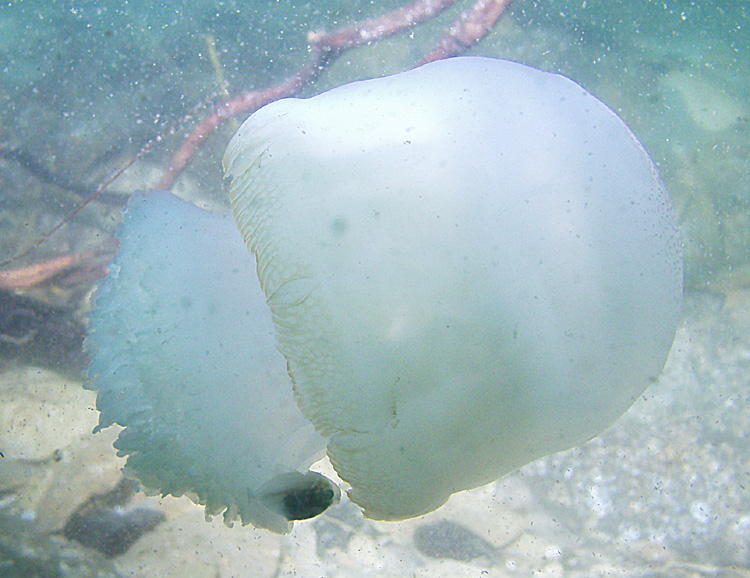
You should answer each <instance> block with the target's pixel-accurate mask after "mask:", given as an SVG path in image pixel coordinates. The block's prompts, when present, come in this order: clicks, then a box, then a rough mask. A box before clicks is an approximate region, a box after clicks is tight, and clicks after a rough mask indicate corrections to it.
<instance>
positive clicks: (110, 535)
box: [62, 478, 165, 558]
mask: <svg viewBox="0 0 750 578" xmlns="http://www.w3.org/2000/svg"><path fill="white" fill-rule="evenodd" d="M137 487H138V484H137V482H134V481H133V480H129V479H127V478H123V479H122V480H121V481H120V482H119V483H118V484H117V486H116V487H115V488H114V489H112V490H111V491H109V492H106V493H104V494H94V495H92V496H91V497H89V499H88V500H86V502H84V503H83V504H82V505H81V506H80V507H79V508H78V509H77V510H76V511H75V512H73V514H71V516H70V518H69V519H68V521H67V523H66V524H65V527H64V528H63V530H62V534H63V536H65V537H66V538H67V539H69V540H75V541H76V542H79V543H81V544H83V545H84V546H88V547H90V548H94V549H95V550H98V551H99V552H101V553H102V554H104V555H105V556H107V557H110V558H112V557H114V556H119V555H120V554H124V553H125V552H127V550H128V549H129V548H130V546H132V545H133V544H134V543H135V542H136V541H137V540H138V539H139V538H140V537H141V536H142V535H143V534H145V533H146V532H149V531H151V530H153V529H154V528H155V527H156V526H158V525H159V524H160V523H161V522H163V521H164V520H165V516H164V514H163V513H162V512H160V511H159V510H156V509H154V508H151V507H134V506H129V505H128V502H129V501H130V498H131V497H132V496H133V494H134V493H135V491H136V489H137Z"/></svg>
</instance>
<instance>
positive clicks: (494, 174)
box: [89, 57, 682, 532]
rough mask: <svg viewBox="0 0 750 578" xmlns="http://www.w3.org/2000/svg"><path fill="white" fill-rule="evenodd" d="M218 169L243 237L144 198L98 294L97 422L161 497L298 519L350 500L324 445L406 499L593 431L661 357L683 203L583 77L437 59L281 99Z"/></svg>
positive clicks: (189, 211)
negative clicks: (318, 464) (342, 497)
mask: <svg viewBox="0 0 750 578" xmlns="http://www.w3.org/2000/svg"><path fill="white" fill-rule="evenodd" d="M224 166H225V171H226V174H227V176H228V177H229V179H230V180H231V185H230V192H231V201H232V206H233V212H234V218H235V220H236V223H237V226H238V228H239V231H238V230H237V229H236V228H235V226H234V224H233V223H232V222H231V220H230V219H228V218H226V217H220V216H216V215H212V214H208V213H205V212H204V211H200V210H198V209H196V208H194V207H190V206H188V205H186V204H184V203H182V202H181V201H178V200H176V199H174V198H173V197H171V196H169V195H166V194H149V195H140V196H137V197H135V198H134V199H133V200H131V203H130V208H129V209H128V214H127V216H126V219H125V222H124V224H123V226H122V228H121V230H120V233H119V236H120V239H121V249H120V253H119V254H118V256H117V258H116V260H115V263H114V265H113V267H112V274H111V275H110V278H109V279H107V280H106V281H105V282H104V284H103V285H102V287H101V288H100V289H99V295H98V296H97V298H96V302H95V305H96V308H95V311H94V313H93V316H92V321H91V336H90V338H89V344H90V348H91V350H92V352H93V361H92V365H91V368H90V373H91V375H92V378H93V386H94V387H96V388H97V389H98V390H99V395H98V407H99V409H100V411H101V425H102V427H104V426H106V425H108V424H110V423H119V424H121V425H124V426H126V429H125V430H124V432H123V433H122V434H121V435H120V440H119V441H118V448H119V450H120V452H121V453H123V454H127V455H128V456H129V457H128V463H129V467H130V468H131V469H132V470H133V471H134V472H135V473H136V474H137V475H138V476H139V477H140V478H141V479H142V480H143V482H144V483H145V484H146V485H148V486H150V487H152V488H154V489H157V490H160V491H162V492H163V493H172V494H180V493H191V494H192V495H194V497H195V499H196V500H197V501H199V502H200V503H203V504H206V507H207V511H208V512H210V513H218V512H220V511H225V517H226V518H227V519H229V520H231V519H233V518H239V519H241V520H242V522H243V523H252V524H254V525H256V526H260V527H265V528H269V529H271V530H274V531H277V532H284V531H288V529H289V528H290V524H291V522H290V521H291V520H295V519H306V518H309V517H312V516H314V515H317V514H318V513H320V512H322V511H323V510H325V508H326V507H327V506H328V505H330V504H331V503H335V502H336V501H337V500H338V497H339V490H338V488H337V487H336V485H335V484H334V483H333V482H331V481H330V480H328V479H327V478H325V477H324V476H322V475H321V474H318V473H316V472H310V471H309V468H310V466H311V464H313V462H314V461H315V460H316V459H317V458H319V457H321V456H322V455H323V454H324V453H327V454H328V456H329V458H330V460H331V462H332V464H333V466H334V467H335V469H336V471H337V473H338V474H339V476H340V477H341V478H342V479H344V480H345V481H346V482H348V483H349V484H350V485H351V489H350V490H349V496H350V497H351V499H352V500H353V501H354V502H356V503H357V504H359V505H360V506H361V507H362V509H363V510H364V512H365V514H366V515H368V516H370V517H373V518H380V519H387V520H396V519H403V518H409V517H413V516H417V515H420V514H423V513H426V512H429V511H431V510H434V509H436V508H438V507H439V506H440V505H441V504H443V503H444V502H445V501H446V500H447V499H448V497H449V496H450V495H451V494H453V493H455V492H458V491H461V490H465V489H469V488H473V487H477V486H479V485H482V484H485V483H487V482H490V481H492V480H495V479H497V478H499V477H501V476H502V475H504V474H506V473H508V472H510V471H512V470H514V469H516V468H518V467H520V466H523V465H524V464H526V463H529V462H531V461H533V460H535V459H537V458H539V457H541V456H544V455H547V454H550V453H553V452H555V451H559V450H562V449H565V448H569V447H571V446H574V445H577V444H580V443H582V442H584V441H586V440H588V439H590V438H592V437H594V436H595V435H597V434H598V433H600V432H601V431H602V430H603V429H605V428H606V427H608V426H609V425H610V424H611V423H612V422H613V421H614V420H615V419H617V417H619V416H620V415H621V414H622V413H624V412H625V411H626V410H627V408H628V407H629V406H630V405H631V404H632V403H633V401H634V400H635V399H636V398H637V397H638V396H639V395H640V394H641V393H642V392H643V390H644V389H645V388H646V387H647V386H648V384H649V383H650V382H651V381H652V380H653V379H655V378H656V376H658V374H659V373H660V371H661V369H662V367H663V365H664V362H665V359H666V356H667V354H668V352H669V349H670V346H671V342H672V339H673V337H674V332H675V328H676V325H677V322H678V318H679V307H680V301H681V291H682V256H681V252H680V245H679V238H678V233H677V228H676V225H675V220H674V216H673V212H672V208H671V204H670V201H669V198H668V196H667V194H666V192H665V190H664V188H663V186H662V184H661V182H660V180H659V178H658V176H657V174H656V171H655V170H654V167H653V164H652V163H651V161H650V160H649V158H648V156H647V155H646V153H645V152H644V150H643V148H642V147H641V145H640V144H639V143H638V141H637V140H636V138H635V137H634V136H633V134H632V133H631V132H630V130H629V129H628V128H627V127H626V126H625V124H624V123H623V122H622V121H621V120H620V119H619V118H618V117H617V116H616V115H615V114H614V113H613V112H612V111H610V110H609V109H608V108H607V107H605V106H604V105H603V104H602V103H601V102H599V101H598V100H597V99H596V98H594V97H593V96H592V95H590V94H589V93H587V92H586V91H585V90H583V89H582V88H581V87H579V86H578V85H576V84H575V83H573V82H571V81H570V80H567V79H565V78H563V77H561V76H557V75H553V74H549V73H545V72H541V71H538V70H534V69H532V68H529V67H526V66H522V65H519V64H514V63H510V62H505V61H501V60H495V59H488V58H479V57H469V58H454V59H450V60H446V61H438V62H435V63H432V64H429V65H426V66H423V67H421V68H418V69H415V70H412V71H409V72H404V73H401V74H397V75H394V76H390V77H385V78H381V79H375V80H368V81H362V82H355V83H352V84H349V85H345V86H342V87H340V88H337V89H334V90H331V91H329V92H326V93H324V94H321V95H318V96H315V97H313V98H309V99H286V100H283V101H278V102H276V103H273V104H270V105H268V106H266V107H264V108H262V109H260V110H259V111H257V112H256V113H254V114H253V115H252V116H251V117H250V118H249V119H248V120H247V121H246V122H245V123H244V124H243V125H242V127H241V128H240V129H239V131H238V132H237V134H236V135H235V136H234V138H233V139H232V141H231V143H230V144H229V146H228V148H227V152H226V154H225V158H224ZM243 238H244V242H245V244H246V245H247V247H248V248H249V249H250V251H247V249H246V248H245V246H244V244H243ZM253 258H255V260H254V259H253Z"/></svg>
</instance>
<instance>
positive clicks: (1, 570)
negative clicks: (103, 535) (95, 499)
mask: <svg viewBox="0 0 750 578" xmlns="http://www.w3.org/2000/svg"><path fill="white" fill-rule="evenodd" d="M0 575H2V576H3V577H4V578H29V577H32V576H33V577H35V578H118V577H119V576H120V574H118V573H117V571H116V570H115V568H114V566H113V565H112V563H111V562H110V561H109V560H107V559H106V558H105V557H104V556H103V555H102V554H100V553H98V552H95V551H93V550H90V549H88V548H84V547H83V546H81V545H79V544H77V543H75V542H69V541H68V540H65V539H64V538H63V537H62V536H57V535H54V534H53V535H50V534H47V533H45V532H42V531H40V530H39V529H38V528H37V526H36V524H35V523H34V522H33V521H32V520H30V519H27V518H25V517H23V516H18V515H14V514H12V513H10V512H9V511H7V510H0Z"/></svg>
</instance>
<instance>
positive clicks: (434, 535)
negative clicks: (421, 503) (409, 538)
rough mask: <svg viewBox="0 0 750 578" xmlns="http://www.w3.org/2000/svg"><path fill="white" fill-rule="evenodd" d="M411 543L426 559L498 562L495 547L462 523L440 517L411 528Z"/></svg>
mask: <svg viewBox="0 0 750 578" xmlns="http://www.w3.org/2000/svg"><path fill="white" fill-rule="evenodd" d="M414 546H415V547H416V548H417V550H419V552H421V553H422V554H423V555H425V556H427V557H429V558H448V559H451V560H458V561H460V562H474V563H478V564H480V565H486V566H492V565H493V564H495V563H497V561H498V555H499V554H498V550H497V548H495V546H493V545H492V544H491V543H490V542H488V541H487V540H485V539H484V538H482V537H481V536H478V535H477V534H475V533H474V532H472V531H471V530H469V529H468V528H466V527H465V526H463V525H462V524H459V523H458V522H454V521H451V520H439V521H437V522H433V523H430V524H423V525H422V526H419V527H418V528H417V529H416V530H415V531H414Z"/></svg>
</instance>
